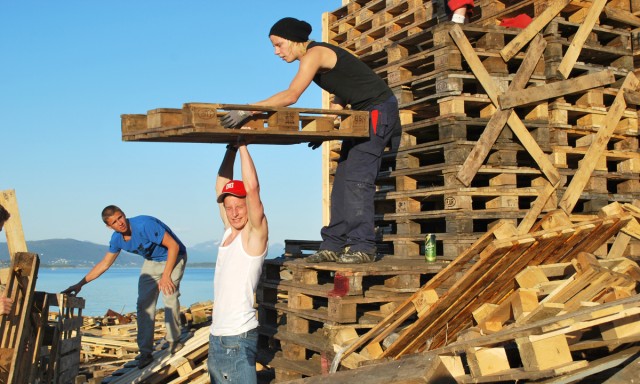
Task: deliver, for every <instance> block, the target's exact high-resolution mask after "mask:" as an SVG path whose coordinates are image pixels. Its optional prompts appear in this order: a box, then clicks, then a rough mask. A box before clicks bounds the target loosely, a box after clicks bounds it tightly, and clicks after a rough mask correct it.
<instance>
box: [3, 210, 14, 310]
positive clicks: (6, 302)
mask: <svg viewBox="0 0 640 384" xmlns="http://www.w3.org/2000/svg"><path fill="white" fill-rule="evenodd" d="M9 217H11V215H10V214H9V212H8V211H7V210H6V209H5V208H4V207H3V206H2V205H0V232H2V227H4V223H5V222H6V221H7V220H9ZM12 308H13V299H11V298H10V297H4V296H2V297H0V315H8V314H9V313H11V309H12Z"/></svg>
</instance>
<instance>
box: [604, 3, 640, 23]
mask: <svg viewBox="0 0 640 384" xmlns="http://www.w3.org/2000/svg"><path fill="white" fill-rule="evenodd" d="M604 12H605V15H607V18H609V19H611V20H615V21H619V22H621V23H625V24H629V25H631V26H634V27H636V28H640V17H638V16H636V15H634V14H633V13H631V12H629V11H626V10H624V9H621V8H616V7H612V6H610V5H607V6H606V7H604Z"/></svg>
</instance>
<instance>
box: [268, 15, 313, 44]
mask: <svg viewBox="0 0 640 384" xmlns="http://www.w3.org/2000/svg"><path fill="white" fill-rule="evenodd" d="M310 33H311V24H309V23H307V22H306V21H302V20H298V19H294V18H293V17H285V18H284V19H280V20H278V21H277V22H276V23H275V24H273V27H271V30H270V31H269V36H271V35H276V36H279V37H282V38H283V39H287V40H291V41H295V42H298V43H304V42H305V41H307V40H309V34H310Z"/></svg>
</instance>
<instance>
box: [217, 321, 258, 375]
mask: <svg viewBox="0 0 640 384" xmlns="http://www.w3.org/2000/svg"><path fill="white" fill-rule="evenodd" d="M257 350H258V330H257V329H252V330H250V331H248V332H245V333H242V334H240V335H235V336H213V335H211V334H209V356H208V358H207V369H208V370H209V376H210V377H211V383H216V384H221V383H238V384H255V383H256V382H257V378H256V353H257Z"/></svg>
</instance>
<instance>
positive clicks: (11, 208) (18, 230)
mask: <svg viewBox="0 0 640 384" xmlns="http://www.w3.org/2000/svg"><path fill="white" fill-rule="evenodd" d="M0 205H2V206H3V207H4V208H5V209H6V210H7V212H9V214H10V215H11V217H9V220H7V222H6V223H5V224H4V228H3V230H4V232H5V234H6V236H7V246H8V247H9V256H10V257H13V255H14V254H15V253H16V252H27V242H26V241H25V239H24V232H23V231H22V221H21V220H20V211H19V210H18V200H17V198H16V191H15V190H13V189H10V190H5V191H1V192H0Z"/></svg>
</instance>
